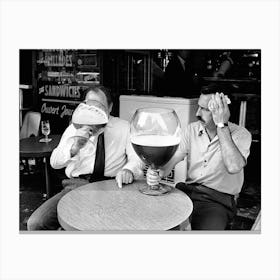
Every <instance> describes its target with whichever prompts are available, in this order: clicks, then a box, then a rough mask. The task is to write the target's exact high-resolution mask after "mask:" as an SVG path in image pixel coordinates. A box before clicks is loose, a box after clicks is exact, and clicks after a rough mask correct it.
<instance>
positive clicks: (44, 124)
mask: <svg viewBox="0 0 280 280" xmlns="http://www.w3.org/2000/svg"><path fill="white" fill-rule="evenodd" d="M41 131H42V133H43V134H44V135H45V138H42V139H40V142H44V143H48V142H50V141H52V139H51V138H48V135H49V134H50V133H51V129H50V122H49V121H48V120H45V121H42V122H41Z"/></svg>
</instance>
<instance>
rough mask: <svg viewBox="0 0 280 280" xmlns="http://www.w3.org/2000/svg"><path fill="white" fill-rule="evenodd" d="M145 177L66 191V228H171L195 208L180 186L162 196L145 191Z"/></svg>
mask: <svg viewBox="0 0 280 280" xmlns="http://www.w3.org/2000/svg"><path fill="white" fill-rule="evenodd" d="M143 184H145V181H144V180H140V181H135V182H134V183H132V184H129V185H124V186H123V188H122V189H119V188H118V187H117V185H116V182H115V180H106V181H100V182H95V183H91V184H87V185H84V186H81V187H79V188H77V189H75V190H72V191H70V192H69V193H67V194H66V195H64V196H63V197H62V198H61V200H60V201H59V203H58V206H57V214H58V220H59V222H60V224H61V226H62V227H63V228H64V229H65V230H87V231H98V230H101V231H109V230H113V231H119V230H122V231H131V230H168V229H171V228H173V227H175V226H177V225H179V224H181V223H182V222H183V221H185V220H186V219H187V218H188V217H189V215H190V214H191V212H192V209H193V205H192V201H191V200H190V198H189V197H188V196H187V195H186V194H185V193H183V192H182V191H180V190H178V189H175V188H174V189H172V191H171V192H170V193H168V194H165V195H162V196H149V195H145V194H142V193H140V192H139V191H138V188H139V187H141V186H143Z"/></svg>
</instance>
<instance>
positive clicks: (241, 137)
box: [232, 127, 252, 161]
mask: <svg viewBox="0 0 280 280" xmlns="http://www.w3.org/2000/svg"><path fill="white" fill-rule="evenodd" d="M232 140H233V142H234V143H235V145H236V147H237V148H238V150H239V151H240V153H241V154H242V156H243V157H244V159H245V160H246V161H247V158H248V156H249V154H250V146H251V143H252V135H251V133H250V132H249V131H248V130H247V129H246V128H244V127H239V129H237V130H236V131H235V132H234V133H233V134H232Z"/></svg>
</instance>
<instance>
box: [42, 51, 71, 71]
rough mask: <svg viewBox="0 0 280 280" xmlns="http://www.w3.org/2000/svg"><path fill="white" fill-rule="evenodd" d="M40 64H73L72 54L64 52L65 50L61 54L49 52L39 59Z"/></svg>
mask: <svg viewBox="0 0 280 280" xmlns="http://www.w3.org/2000/svg"><path fill="white" fill-rule="evenodd" d="M37 63H38V64H44V65H45V66H69V67H71V66H72V65H73V62H72V54H63V51H61V52H60V54H48V53H46V54H45V55H44V56H42V57H40V58H39V60H37Z"/></svg>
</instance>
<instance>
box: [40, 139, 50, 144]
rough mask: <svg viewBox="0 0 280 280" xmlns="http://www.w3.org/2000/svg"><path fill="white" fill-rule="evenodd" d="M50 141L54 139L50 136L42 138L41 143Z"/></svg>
mask: <svg viewBox="0 0 280 280" xmlns="http://www.w3.org/2000/svg"><path fill="white" fill-rule="evenodd" d="M50 141H52V139H51V138H48V139H46V138H42V139H40V140H39V142H41V143H48V142H50Z"/></svg>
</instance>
